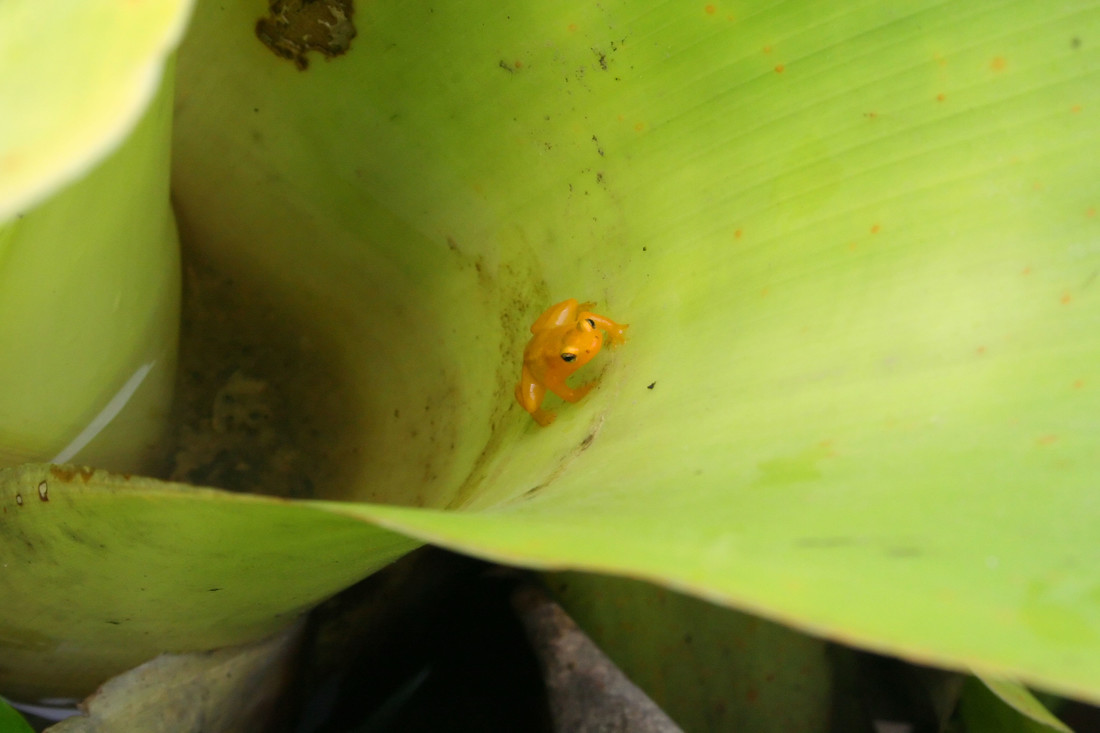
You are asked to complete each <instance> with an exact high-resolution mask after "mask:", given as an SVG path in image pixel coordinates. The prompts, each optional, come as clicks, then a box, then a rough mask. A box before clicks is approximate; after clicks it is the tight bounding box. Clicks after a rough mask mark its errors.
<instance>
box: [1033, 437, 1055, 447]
mask: <svg viewBox="0 0 1100 733" xmlns="http://www.w3.org/2000/svg"><path fill="white" fill-rule="evenodd" d="M1035 442H1036V443H1038V444H1039V445H1050V444H1052V443H1057V442H1058V436H1057V435H1044V436H1042V437H1041V438H1039V439H1038V440H1036V441H1035Z"/></svg>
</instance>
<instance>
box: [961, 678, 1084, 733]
mask: <svg viewBox="0 0 1100 733" xmlns="http://www.w3.org/2000/svg"><path fill="white" fill-rule="evenodd" d="M959 713H960V717H961V718H962V720H963V721H964V723H965V725H966V730H967V731H973V733H1049V732H1050V731H1061V732H1062V733H1068V732H1069V730H1070V729H1069V728H1068V727H1066V725H1065V724H1064V723H1062V721H1060V720H1058V718H1056V717H1054V716H1053V715H1052V714H1051V713H1050V711H1049V710H1047V709H1046V708H1045V707H1044V706H1043V704H1042V703H1040V702H1039V701H1038V700H1036V699H1035V696H1034V695H1032V694H1031V693H1030V692H1029V691H1028V690H1027V688H1025V687H1023V686H1022V685H1019V684H1016V683H1014V682H1006V681H1004V680H990V679H985V678H971V679H969V680H967V682H966V685H965V687H964V688H963V695H962V698H961V700H960V701H959Z"/></svg>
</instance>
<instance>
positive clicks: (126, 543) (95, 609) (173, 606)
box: [0, 465, 415, 699]
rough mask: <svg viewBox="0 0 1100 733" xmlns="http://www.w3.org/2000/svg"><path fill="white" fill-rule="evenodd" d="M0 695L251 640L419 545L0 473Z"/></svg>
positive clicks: (221, 507)
mask: <svg viewBox="0 0 1100 733" xmlns="http://www.w3.org/2000/svg"><path fill="white" fill-rule="evenodd" d="M0 523H2V526H3V530H4V531H3V532H0V558H3V563H4V564H5V568H4V572H3V573H2V574H0V597H2V598H3V599H4V616H3V619H2V620H0V648H2V649H3V659H4V664H3V667H0V689H3V690H4V692H5V694H8V695H10V696H12V697H14V698H20V699H33V698H35V697H37V696H38V695H42V694H49V695H51V696H73V695H81V694H86V693H87V692H90V691H91V690H92V689H94V687H95V685H97V684H98V683H99V682H101V681H103V680H104V679H106V678H107V677H110V676H112V675H114V674H117V673H119V672H121V671H123V670H125V669H128V668H130V667H133V666H135V665H137V664H139V663H140V662H143V661H145V660H147V659H150V658H152V657H154V656H156V655H157V654H159V653H161V652H165V651H169V652H184V651H195V650H201V649H212V648H215V647H222V646H227V645H231V644H236V643H239V642H241V641H244V640H254V639H258V638H260V637H262V636H265V635H267V634H270V633H272V632H273V631H275V630H277V629H280V628H282V627H284V626H286V625H288V624H289V623H290V622H291V621H293V620H294V619H295V618H297V617H298V616H299V615H300V614H301V613H302V612H303V611H305V610H307V609H309V608H310V607H311V606H313V605H315V604H316V603H318V602H319V601H321V600H323V599H324V598H326V597H328V596H330V595H332V594H333V593H335V592H337V591H338V590H340V589H341V588H344V587H345V586H347V585H350V584H351V583H353V582H355V581H357V580H359V579H360V578H362V577H364V576H365V575H367V574H368V573H370V572H372V571H374V570H376V569H378V568H379V567H381V566H383V565H385V564H386V563H388V562H389V561H391V560H393V559H395V558H396V557H398V556H400V555H401V554H404V553H405V552H407V551H408V550H410V549H412V548H413V547H414V546H415V543H413V542H411V541H410V540H408V539H406V538H404V537H401V536H399V535H394V534H392V533H390V532H386V531H384V530H381V529H378V528H376V527H373V526H371V525H369V524H365V523H363V522H359V521H354V520H351V519H347V518H344V517H340V516H337V515H334V514H331V513H328V512H318V511H315V510H313V509H311V508H309V507H307V506H302V505H296V504H293V503H289V502H285V501H279V500H274V499H268V498H263V497H257V496H248V495H237V494H230V493H227V492H219V491H210V490H202V489H193V488H190V487H186V486H182V485H179V484H168V483H160V482H156V481H151V480H149V479H140V478H124V477H121V476H114V475H108V474H105V473H103V472H93V471H91V470H78V469H68V468H62V467H50V466H34V465H28V466H24V467H21V468H16V469H0Z"/></svg>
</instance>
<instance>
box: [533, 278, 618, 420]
mask: <svg viewBox="0 0 1100 733" xmlns="http://www.w3.org/2000/svg"><path fill="white" fill-rule="evenodd" d="M594 305H596V304H595V303H577V299H576V298H570V299H569V300H564V301H562V302H561V303H558V304H557V305H552V306H550V307H549V308H547V309H546V311H545V312H544V313H543V314H542V315H541V316H539V317H538V319H537V320H536V321H535V322H534V323H533V324H532V325H531V333H533V334H534V336H532V337H531V340H530V341H528V342H527V348H525V349H524V350H523V374H522V375H521V376H520V380H519V384H517V385H516V400H517V401H518V402H519V403H520V405H522V406H523V409H525V410H527V411H528V412H529V413H531V417H533V418H535V422H537V423H538V424H539V425H544V426H545V425H549V424H550V423H552V422H554V413H552V412H548V411H547V410H543V409H542V400H543V398H544V397H546V390H550V391H551V392H553V393H554V394H556V395H557V396H558V397H561V398H562V399H563V400H565V401H566V402H576V401H578V400H580V398H582V397H584V396H585V395H586V394H588V391H589V390H590V389H592V388H593V387H595V386H596V383H595V382H589V383H588V384H586V385H584V386H582V387H577V388H576V389H573V388H572V387H570V386H569V385H568V384H566V383H565V380H566V379H568V378H569V376H570V375H571V374H573V372H575V371H577V370H578V369H580V368H581V367H582V366H584V365H585V364H587V363H588V362H589V361H590V360H591V359H592V357H594V356H595V355H596V354H598V353H600V349H602V348H603V332H604V331H607V335H608V336H609V337H610V338H611V345H612V346H617V345H619V344H621V343H622V342H623V341H624V340H625V339H624V337H623V332H624V331H626V329H627V325H628V324H625V323H623V324H620V323H615V322H614V321H612V320H611V319H610V318H605V317H604V316H598V315H596V314H595V313H591V312H589V310H588V309H589V308H591V307H592V306H594Z"/></svg>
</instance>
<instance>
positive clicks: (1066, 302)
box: [1058, 293, 1073, 305]
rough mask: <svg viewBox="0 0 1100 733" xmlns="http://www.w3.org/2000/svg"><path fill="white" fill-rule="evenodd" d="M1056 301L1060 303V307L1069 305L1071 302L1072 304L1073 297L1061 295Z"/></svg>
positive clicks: (1065, 294)
mask: <svg viewBox="0 0 1100 733" xmlns="http://www.w3.org/2000/svg"><path fill="white" fill-rule="evenodd" d="M1058 300H1059V301H1060V302H1061V303H1062V305H1069V304H1070V303H1071V302H1073V296H1072V295H1070V294H1069V293H1062V297H1061V298H1059V299H1058Z"/></svg>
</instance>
